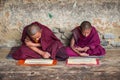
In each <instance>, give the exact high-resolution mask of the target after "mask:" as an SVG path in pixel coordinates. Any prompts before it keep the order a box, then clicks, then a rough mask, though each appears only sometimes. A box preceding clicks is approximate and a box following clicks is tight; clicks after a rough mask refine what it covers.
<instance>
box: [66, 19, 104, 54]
mask: <svg viewBox="0 0 120 80" xmlns="http://www.w3.org/2000/svg"><path fill="white" fill-rule="evenodd" d="M72 33H73V35H72V39H71V43H70V47H68V48H67V49H66V50H67V53H68V55H69V56H103V55H104V54H105V49H104V48H102V46H101V45H100V38H99V36H98V33H97V31H96V29H95V27H93V26H92V25H91V23H90V22H88V21H84V22H82V23H81V25H80V26H78V27H76V28H75V29H73V30H72Z"/></svg>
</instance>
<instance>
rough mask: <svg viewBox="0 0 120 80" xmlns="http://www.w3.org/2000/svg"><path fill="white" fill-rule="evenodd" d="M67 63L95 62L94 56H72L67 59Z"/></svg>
mask: <svg viewBox="0 0 120 80" xmlns="http://www.w3.org/2000/svg"><path fill="white" fill-rule="evenodd" d="M68 64H97V61H96V58H82V57H79V58H78V57H74V58H69V59H68Z"/></svg>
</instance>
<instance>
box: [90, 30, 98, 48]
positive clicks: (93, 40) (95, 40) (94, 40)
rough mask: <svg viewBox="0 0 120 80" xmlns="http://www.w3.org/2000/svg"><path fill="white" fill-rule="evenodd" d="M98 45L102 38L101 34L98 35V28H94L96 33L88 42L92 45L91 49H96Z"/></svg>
mask: <svg viewBox="0 0 120 80" xmlns="http://www.w3.org/2000/svg"><path fill="white" fill-rule="evenodd" d="M98 45H100V38H99V35H98V32H97V31H96V29H94V33H93V35H92V38H91V40H90V42H89V44H88V47H90V49H94V48H95V47H96V46H98Z"/></svg>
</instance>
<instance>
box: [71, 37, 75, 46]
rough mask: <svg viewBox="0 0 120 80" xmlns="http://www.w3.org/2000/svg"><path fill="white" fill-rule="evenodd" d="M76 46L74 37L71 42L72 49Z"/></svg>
mask: <svg viewBox="0 0 120 80" xmlns="http://www.w3.org/2000/svg"><path fill="white" fill-rule="evenodd" d="M74 44H75V40H74V38H73V37H72V39H71V42H70V47H71V48H73V47H74Z"/></svg>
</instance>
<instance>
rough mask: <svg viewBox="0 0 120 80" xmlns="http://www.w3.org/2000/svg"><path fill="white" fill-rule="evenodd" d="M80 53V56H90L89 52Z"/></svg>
mask: <svg viewBox="0 0 120 80" xmlns="http://www.w3.org/2000/svg"><path fill="white" fill-rule="evenodd" d="M79 55H80V56H83V57H87V56H89V54H87V53H79Z"/></svg>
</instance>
